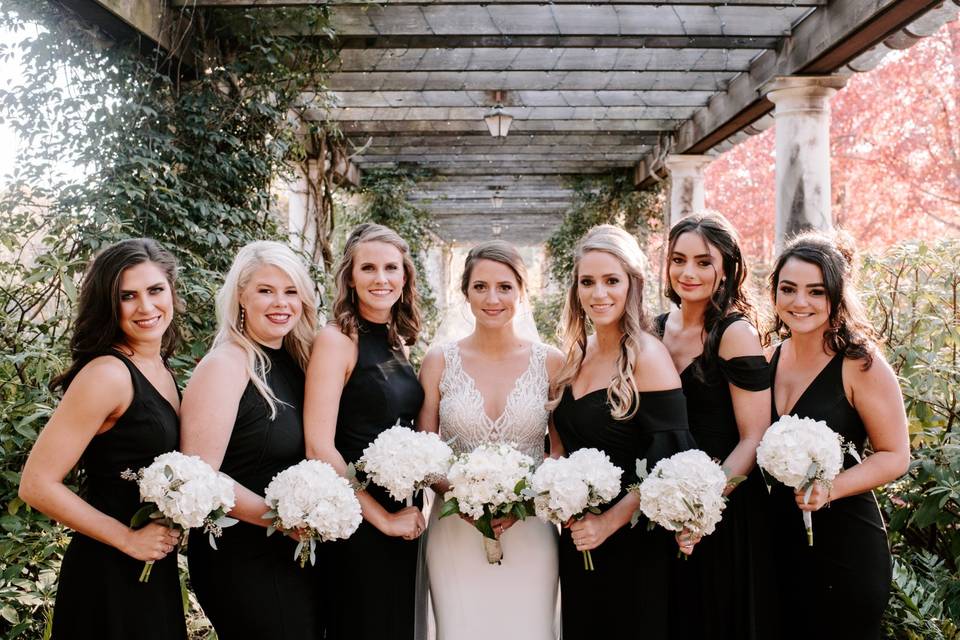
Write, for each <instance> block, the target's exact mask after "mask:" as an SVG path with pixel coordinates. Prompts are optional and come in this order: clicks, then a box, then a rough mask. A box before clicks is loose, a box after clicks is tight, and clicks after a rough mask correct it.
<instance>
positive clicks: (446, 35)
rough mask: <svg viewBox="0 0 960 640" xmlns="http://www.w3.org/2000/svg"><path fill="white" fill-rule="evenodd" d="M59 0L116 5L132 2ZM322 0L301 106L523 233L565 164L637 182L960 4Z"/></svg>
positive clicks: (427, 187)
mask: <svg viewBox="0 0 960 640" xmlns="http://www.w3.org/2000/svg"><path fill="white" fill-rule="evenodd" d="M64 1H65V3H66V4H71V5H99V6H101V7H104V6H105V7H108V8H110V7H111V6H113V7H114V9H113V10H114V13H118V12H117V11H116V9H115V7H116V6H117V5H123V4H128V2H125V1H124V0H69V1H67V0H64ZM149 2H150V3H154V4H157V3H159V4H160V5H161V6H162V5H163V4H165V3H166V2H167V0H149ZM171 3H172V5H173V6H184V5H188V6H220V7H225V6H232V7H241V6H254V5H255V6H261V7H262V6H271V5H275V6H290V5H308V4H319V3H318V2H315V1H311V0H171ZM328 4H329V5H330V7H331V9H330V11H331V21H332V26H333V27H334V29H335V30H336V32H337V34H338V43H339V45H340V46H341V47H342V49H341V56H340V66H339V68H338V70H337V71H336V72H335V73H334V74H333V75H332V77H331V78H330V80H329V83H328V88H329V89H330V90H332V91H333V92H334V93H335V97H336V104H337V106H336V107H334V108H333V109H329V110H327V109H321V108H320V107H318V108H316V109H313V110H311V109H308V110H307V118H308V119H310V118H312V119H316V120H328V119H332V120H336V121H337V122H338V123H339V125H340V127H341V129H342V130H343V132H344V133H345V134H346V136H347V138H348V142H349V143H350V144H351V145H352V147H353V148H354V149H356V150H359V151H358V152H357V154H356V155H355V156H354V158H353V160H354V162H356V163H357V164H358V165H360V167H361V169H363V168H367V169H369V168H373V167H383V166H393V165H396V164H398V163H411V164H416V165H419V166H423V167H429V168H431V169H433V170H435V171H436V173H437V175H438V179H437V180H431V181H428V182H426V183H424V184H422V185H420V187H419V189H418V191H417V193H415V194H414V195H413V196H412V197H413V199H414V201H416V202H418V203H420V204H421V205H422V206H424V207H425V208H427V209H428V210H430V211H431V212H432V213H434V215H436V216H437V218H438V220H440V223H441V233H442V235H444V236H445V237H446V238H447V239H457V240H473V239H478V238H487V237H490V235H491V227H492V222H491V220H494V221H496V223H497V225H499V227H500V229H501V233H502V237H505V238H509V239H512V240H514V241H518V242H538V241H541V240H543V238H545V237H546V235H548V234H549V231H550V229H551V228H552V227H553V226H554V225H555V224H556V223H557V222H558V221H559V219H560V216H561V215H562V213H563V211H564V209H565V208H566V206H567V205H568V203H569V201H570V189H569V177H570V176H572V175H581V174H590V173H601V172H607V171H610V170H611V169H625V170H629V169H633V170H634V172H635V181H636V183H637V184H643V183H645V182H649V181H650V180H651V176H652V175H653V174H654V173H662V160H663V158H664V156H665V155H667V154H668V153H697V154H699V153H706V152H708V151H710V150H714V149H723V148H725V147H729V146H730V145H731V144H733V143H734V142H736V141H737V140H738V139H741V138H742V137H744V136H746V135H747V134H746V133H744V131H747V130H750V131H751V132H756V131H758V130H760V129H762V128H764V127H766V126H769V125H770V124H771V123H772V119H771V118H770V117H769V116H767V117H764V116H766V115H767V114H768V113H769V112H770V111H771V109H772V105H771V104H770V103H769V102H768V101H767V100H766V99H765V98H764V97H763V95H762V93H761V87H762V86H763V85H764V84H766V83H767V82H769V81H770V80H772V79H773V78H775V77H777V76H786V75H795V74H818V75H823V74H829V73H834V72H847V73H849V72H850V71H851V70H855V71H859V70H866V69H869V68H872V67H873V66H874V65H875V64H876V63H877V62H878V61H879V59H880V58H881V57H882V55H883V53H885V51H886V50H887V48H888V47H895V48H902V47H904V46H909V44H910V43H911V42H912V41H913V40H915V39H916V37H917V36H922V35H926V34H927V33H929V32H932V30H934V29H935V28H936V27H938V26H940V25H941V24H943V22H944V21H946V20H948V19H951V18H952V17H954V16H955V15H956V13H957V11H958V8H960V0H946V1H944V0H727V1H725V2H710V1H707V0H673V1H666V0H604V1H601V0H594V1H593V2H583V1H582V0H552V1H550V2H542V1H541V2H531V1H529V0H487V1H485V2H479V1H477V0H385V1H383V2H380V3H379V4H370V3H368V2H366V1H362V2H361V1H357V0H330V1H329V2H328ZM298 27H299V26H298V25H290V27H289V29H290V32H291V33H301V31H300V30H299V28H298ZM884 42H886V45H884V44H881V43H884ZM497 91H500V92H503V93H502V98H503V100H502V104H503V107H504V112H505V113H507V114H509V115H511V116H513V118H514V120H513V123H512V125H511V127H510V133H509V136H508V137H507V138H505V139H494V138H492V137H491V136H490V134H489V132H488V131H487V127H486V125H485V123H484V121H483V116H484V115H486V114H487V113H489V112H490V110H491V109H492V107H493V105H494V100H495V98H494V96H495V93H496V92H497ZM304 100H305V103H306V104H307V105H309V104H310V103H311V101H310V96H305V97H304ZM754 123H755V124H754ZM751 125H752V129H751ZM440 178H442V179H440ZM494 190H498V192H499V194H500V195H499V198H500V199H501V201H502V202H501V204H500V206H499V208H494V207H493V204H492V196H491V194H492V191H494Z"/></svg>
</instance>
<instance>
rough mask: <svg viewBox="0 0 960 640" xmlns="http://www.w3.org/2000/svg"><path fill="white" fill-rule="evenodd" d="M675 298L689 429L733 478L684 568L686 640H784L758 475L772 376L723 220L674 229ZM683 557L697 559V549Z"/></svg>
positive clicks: (705, 218)
mask: <svg viewBox="0 0 960 640" xmlns="http://www.w3.org/2000/svg"><path fill="white" fill-rule="evenodd" d="M667 275H668V279H667V297H668V298H670V300H671V302H673V303H674V304H676V305H677V306H678V307H679V308H677V309H674V310H673V311H671V312H670V313H666V314H663V315H661V316H659V317H657V319H656V323H655V324H656V328H657V332H658V333H659V334H660V336H661V338H662V340H663V343H664V345H666V347H667V349H668V350H669V351H670V357H671V358H672V359H673V364H674V366H675V367H676V370H677V371H678V372H680V381H681V383H682V384H683V393H684V395H685V396H686V399H687V415H688V417H689V421H690V431H691V432H692V433H693V437H694V439H696V441H697V445H698V448H700V449H702V450H703V451H705V452H706V453H707V454H708V455H709V456H710V457H712V458H715V459H716V460H718V461H720V462H721V464H722V465H723V467H724V469H725V470H726V471H727V474H728V475H741V476H747V477H748V478H747V480H745V481H744V482H743V483H741V484H740V485H738V486H737V487H736V490H733V488H730V489H728V491H727V493H728V503H727V507H726V509H725V510H724V512H723V520H722V521H721V522H720V524H719V525H718V526H717V529H716V531H714V533H713V534H711V535H710V536H708V537H707V538H705V539H704V540H703V541H701V542H700V543H699V545H698V546H697V547H696V553H694V554H693V556H692V558H691V560H690V562H689V564H687V565H686V566H684V567H683V572H684V577H685V580H684V584H683V586H682V590H683V593H684V596H685V600H686V603H685V605H684V610H685V611H686V612H687V614H688V615H685V616H684V623H685V624H687V625H688V626H687V629H686V632H685V635H687V636H689V637H697V638H704V639H716V640H721V639H729V640H741V639H742V640H750V639H754V640H763V639H765V638H771V637H775V636H776V635H777V630H776V629H775V628H774V626H773V623H772V621H771V620H770V616H771V611H772V608H773V606H774V605H775V602H774V601H773V595H772V587H773V582H772V579H773V578H772V567H771V566H770V565H771V563H770V559H769V558H770V555H769V553H770V552H769V548H768V538H769V533H768V527H767V517H768V516H767V513H766V510H767V508H768V503H769V499H768V496H767V490H766V487H765V485H764V481H763V476H762V475H761V473H760V470H759V469H758V468H756V466H755V463H756V452H757V445H758V444H759V443H760V439H761V438H762V437H763V433H764V431H765V430H766V428H767V426H769V424H770V412H769V407H770V374H769V370H768V368H767V360H766V358H764V356H763V349H762V347H761V346H760V336H759V334H758V332H757V329H756V328H755V326H756V325H755V322H756V321H755V317H756V314H755V313H754V310H753V307H752V306H751V304H750V301H749V299H748V296H747V291H746V288H745V287H744V282H745V280H746V278H747V268H746V264H745V263H744V260H743V256H742V254H741V253H740V245H739V241H738V238H737V233H736V231H735V230H734V229H733V227H732V226H731V225H730V223H729V222H728V221H727V219H726V218H724V217H723V216H721V215H719V214H704V215H693V216H689V217H686V218H683V219H682V220H680V221H679V222H678V223H677V224H675V225H674V226H673V228H672V229H671V230H670V237H669V244H668V248H667ZM685 542H686V543H687V546H682V547H681V550H683V551H684V552H690V551H691V547H690V546H689V543H690V542H695V541H685Z"/></svg>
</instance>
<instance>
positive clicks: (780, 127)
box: [764, 76, 847, 251]
mask: <svg viewBox="0 0 960 640" xmlns="http://www.w3.org/2000/svg"><path fill="white" fill-rule="evenodd" d="M846 82H847V79H846V78H844V77H842V76H790V77H782V78H777V79H775V80H773V81H772V82H770V83H769V84H767V85H766V86H765V87H764V91H765V92H766V96H767V99H769V100H770V101H771V102H773V103H774V105H776V108H775V109H774V112H773V117H774V120H775V124H776V131H777V134H776V138H777V144H776V163H777V224H776V242H777V250H778V251H779V250H780V249H781V248H782V247H783V243H784V241H785V240H787V239H789V238H790V237H792V236H794V235H796V234H797V233H799V232H801V231H804V230H807V229H824V230H826V229H830V228H831V227H832V226H833V216H832V214H831V212H830V98H831V97H832V96H833V94H835V93H836V92H837V90H838V89H841V88H842V87H843V86H844V85H845V84H846Z"/></svg>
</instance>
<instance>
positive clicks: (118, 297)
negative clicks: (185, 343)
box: [20, 238, 187, 640]
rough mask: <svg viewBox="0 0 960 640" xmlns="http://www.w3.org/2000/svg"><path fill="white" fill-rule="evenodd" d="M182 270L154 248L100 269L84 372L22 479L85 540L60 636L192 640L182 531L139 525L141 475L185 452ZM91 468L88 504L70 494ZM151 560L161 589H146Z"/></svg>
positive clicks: (91, 284)
mask: <svg viewBox="0 0 960 640" xmlns="http://www.w3.org/2000/svg"><path fill="white" fill-rule="evenodd" d="M176 275H177V269H176V262H175V261H174V258H173V256H172V255H170V253H168V252H167V251H166V250H165V249H163V248H162V247H160V245H158V244H157V243H156V242H155V241H154V240H150V239H148V238H140V239H137V240H124V241H122V242H118V243H116V244H114V245H112V246H110V247H107V248H106V249H104V250H103V252H101V253H100V254H99V255H98V256H97V257H96V259H94V261H93V262H92V264H91V265H90V267H89V269H88V270H87V273H86V275H85V276H84V278H83V284H82V285H81V289H80V300H79V302H78V309H77V318H76V323H75V325H74V333H73V336H72V337H71V339H70V352H71V356H72V358H73V362H72V364H71V365H70V368H69V369H67V371H66V372H65V373H63V374H61V375H60V376H58V377H57V378H55V379H54V380H53V382H52V383H51V384H50V388H51V389H53V390H55V389H58V388H63V389H64V394H63V400H62V401H61V402H60V405H59V406H58V407H57V409H56V410H55V411H54V412H53V415H52V416H51V417H50V420H49V422H48V423H47V426H46V427H45V428H44V430H43V432H42V433H41V434H40V437H38V438H37V442H36V444H34V446H33V450H32V451H31V452H30V457H29V458H27V464H26V466H25V467H24V469H23V474H22V477H21V480H20V497H21V498H22V499H23V501H24V502H26V503H27V504H29V505H30V506H32V507H33V508H35V509H37V510H38V511H42V512H43V513H45V514H47V515H48V516H50V517H51V518H53V519H55V520H57V521H58V522H60V523H62V524H64V525H65V526H67V527H70V528H71V529H73V530H74V531H75V533H74V535H73V538H72V540H71V541H70V545H69V546H68V547H67V551H66V553H65V554H64V557H63V564H62V565H61V567H60V582H59V586H58V589H57V601H56V605H55V606H54V611H53V635H52V637H53V638H55V639H63V638H105V639H113V640H124V639H126V638H151V639H156V640H173V639H178V640H179V639H184V640H185V639H186V637H187V630H186V624H185V622H184V616H183V603H182V601H181V597H180V579H179V575H178V571H177V554H176V553H171V552H173V551H174V549H175V548H176V544H177V538H178V536H179V533H178V532H177V531H174V530H171V529H168V528H166V527H163V526H161V525H159V524H156V523H151V524H148V525H146V526H145V527H143V528H141V529H137V530H132V529H130V527H129V526H128V523H129V522H130V518H131V517H132V516H133V514H134V513H135V512H136V511H137V510H138V509H139V508H140V494H139V491H138V489H137V485H136V483H135V482H130V481H129V480H122V479H121V478H120V474H121V472H123V471H124V470H126V469H139V468H141V467H145V466H147V465H149V464H150V463H151V462H153V459H154V458H155V457H156V456H158V455H160V454H162V453H166V452H168V451H172V450H174V449H176V448H177V437H178V432H179V418H178V411H179V406H180V397H179V396H180V394H179V390H178V389H177V385H176V383H175V382H174V379H173V375H172V374H171V372H170V370H169V369H168V368H167V360H168V358H169V357H170V356H171V355H172V354H173V352H174V349H175V348H176V346H177V343H178V341H179V335H178V333H177V328H176V325H175V324H174V323H173V316H174V312H175V311H176V310H179V307H180V303H179V300H178V298H177V294H176ZM78 462H79V464H80V469H81V470H82V471H83V473H84V476H85V478H84V479H85V482H84V486H83V490H82V492H81V493H82V496H83V497H80V496H78V495H77V494H75V493H73V492H72V491H71V490H70V489H68V488H67V486H66V485H64V483H63V479H64V477H65V476H66V475H67V474H68V473H69V472H70V470H71V469H73V467H74V466H75V465H76V464H77V463H78ZM145 561H154V562H155V564H154V567H153V572H152V574H151V577H150V581H149V582H146V583H140V582H138V580H137V579H138V577H139V576H140V570H141V569H142V568H143V563H144V562H145Z"/></svg>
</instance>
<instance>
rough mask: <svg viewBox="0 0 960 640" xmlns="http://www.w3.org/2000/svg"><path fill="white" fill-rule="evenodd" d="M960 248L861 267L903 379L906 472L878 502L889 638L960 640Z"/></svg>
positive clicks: (950, 243) (897, 255)
mask: <svg viewBox="0 0 960 640" xmlns="http://www.w3.org/2000/svg"><path fill="white" fill-rule="evenodd" d="M958 252H960V241H957V240H947V241H943V242H940V243H938V244H933V245H927V244H922V243H921V244H905V245H902V246H899V247H895V248H893V249H891V250H890V251H888V252H887V253H886V254H884V255H883V256H880V257H878V258H868V259H867V260H866V261H865V263H864V272H863V273H864V280H865V283H864V284H865V286H864V293H865V294H866V295H865V296H864V299H865V301H866V304H867V308H868V312H869V313H870V316H871V318H872V320H873V322H874V326H875V327H877V329H878V330H879V331H880V332H881V334H882V335H883V337H884V339H885V348H886V352H887V357H888V359H889V360H890V363H891V365H892V366H893V368H894V370H895V371H896V373H897V375H898V376H899V378H900V386H901V389H902V390H903V395H904V400H905V402H906V408H907V417H908V418H909V424H910V437H911V444H912V447H913V460H912V462H911V463H910V470H909V472H908V473H907V474H906V475H905V476H904V477H903V478H902V479H900V480H899V481H897V482H895V483H893V484H891V485H889V486H888V487H886V488H885V490H884V491H883V492H882V493H881V495H880V502H881V507H882V508H883V510H884V513H885V515H886V516H887V519H888V522H889V533H890V542H891V545H892V549H893V552H894V555H895V565H894V581H893V582H894V584H893V593H892V596H891V600H890V606H889V609H888V611H887V614H886V617H885V620H884V622H885V627H886V634H887V635H888V637H891V638H898V639H899V638H903V639H910V640H914V639H921V638H922V639H930V640H934V639H939V638H948V639H950V638H957V637H960V632H958V626H960V577H958V571H957V568H958V565H960V422H958V417H960V396H958V389H960V360H958V357H957V356H958V353H957V349H958V346H960V304H958V303H960V300H958V294H960V272H958V270H957V266H956V256H957V255H958Z"/></svg>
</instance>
